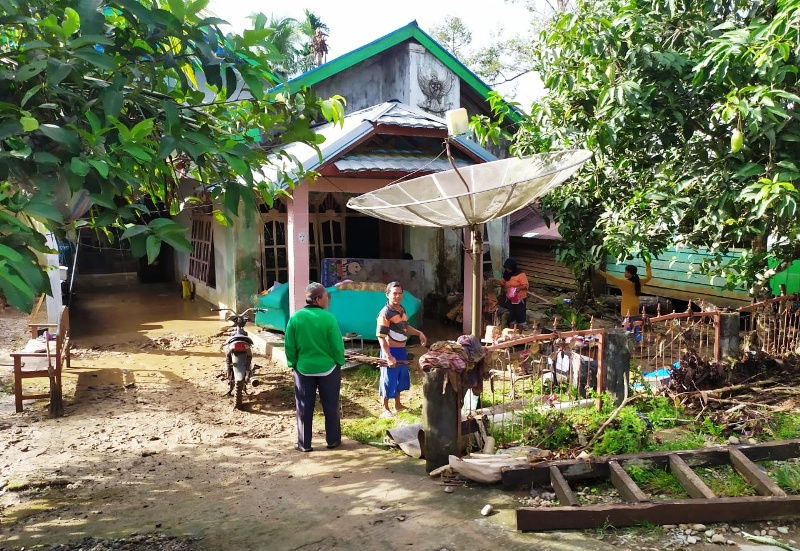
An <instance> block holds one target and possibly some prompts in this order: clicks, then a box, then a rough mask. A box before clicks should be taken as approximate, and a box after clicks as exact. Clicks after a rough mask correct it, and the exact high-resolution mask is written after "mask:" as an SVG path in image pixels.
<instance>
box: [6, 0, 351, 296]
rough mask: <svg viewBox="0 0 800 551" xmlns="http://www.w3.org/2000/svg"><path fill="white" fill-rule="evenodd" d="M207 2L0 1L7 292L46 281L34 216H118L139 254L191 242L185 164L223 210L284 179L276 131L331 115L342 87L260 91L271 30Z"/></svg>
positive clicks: (78, 221) (271, 59)
mask: <svg viewBox="0 0 800 551" xmlns="http://www.w3.org/2000/svg"><path fill="white" fill-rule="evenodd" d="M206 4H207V1H206V0H196V1H194V2H183V1H180V0H168V1H167V0H164V1H161V0H157V1H154V2H147V3H143V2H140V1H138V0H118V1H108V2H104V1H102V0H79V1H78V0H25V1H22V0H0V10H1V11H0V25H2V28H3V33H2V36H1V37H0V98H2V101H0V290H1V291H2V292H3V293H4V294H5V296H6V297H7V299H8V301H9V302H10V303H11V304H13V305H14V306H16V307H18V308H20V309H22V310H27V311H30V309H31V307H32V303H33V298H34V297H35V296H36V295H37V294H38V293H41V292H44V291H48V290H49V283H48V279H47V277H46V273H45V272H44V269H43V267H42V266H41V263H40V260H39V255H40V254H41V253H43V252H46V251H47V247H46V244H45V239H44V237H43V236H42V233H41V231H38V230H42V231H47V232H53V233H54V234H55V235H56V236H58V237H60V238H64V237H65V236H68V235H70V234H71V233H72V232H74V231H75V230H76V229H78V228H90V229H93V230H95V231H107V232H108V231H110V230H111V229H112V228H119V229H120V230H123V237H124V238H126V239H130V241H131V248H132V250H133V251H134V252H135V253H138V254H141V255H147V257H148V259H150V260H151V261H152V260H153V259H155V258H156V257H157V255H158V253H159V251H160V248H161V244H162V243H168V244H169V245H172V246H174V247H176V248H178V249H181V250H190V249H191V247H190V243H189V242H188V240H187V239H186V237H185V234H184V229H183V228H181V227H180V226H179V225H177V224H175V223H174V222H172V221H171V220H170V219H169V216H170V215H174V214H177V213H178V212H179V210H180V209H182V208H186V207H187V205H190V204H191V201H192V200H193V198H191V197H181V196H180V193H179V183H180V181H181V180H182V179H183V178H193V179H195V180H196V181H198V182H200V183H202V184H207V185H209V187H208V189H209V191H210V193H211V194H212V196H213V198H214V199H215V200H217V201H219V202H220V203H221V204H222V205H223V209H222V210H221V211H217V212H216V213H215V215H216V216H217V219H218V220H219V221H220V222H221V223H226V222H227V221H229V220H230V217H231V216H236V214H237V212H238V209H239V204H240V202H243V203H244V204H245V206H246V207H247V208H254V207H255V204H256V201H257V198H258V197H259V196H260V197H261V198H262V199H263V200H264V201H266V202H268V203H270V204H271V203H272V201H273V198H274V195H275V193H278V192H279V190H280V189H281V188H286V187H291V186H292V185H293V183H292V182H293V181H294V180H293V179H291V178H289V177H288V176H287V172H286V171H289V170H291V171H296V170H297V167H296V166H295V163H294V160H293V159H287V158H286V155H285V154H284V153H283V150H282V149H281V146H282V145H283V144H286V143H289V142H293V141H303V142H306V143H308V144H310V145H316V144H317V143H318V142H319V140H320V139H321V138H320V137H319V136H317V135H316V134H315V133H314V132H313V131H312V129H311V123H312V122H313V121H314V120H316V119H317V118H318V116H319V114H320V111H321V112H322V114H323V115H324V116H325V117H326V118H328V119H329V120H341V118H342V116H343V105H342V103H341V98H338V97H335V98H331V99H328V100H320V99H318V98H316V97H315V96H314V94H313V93H312V92H311V91H309V90H302V91H300V92H299V93H297V94H295V95H288V94H286V93H276V92H274V91H273V90H275V89H276V86H278V85H279V84H281V80H280V78H279V77H278V76H276V73H275V72H274V71H273V67H275V66H278V65H279V64H280V62H281V57H280V55H279V54H277V53H276V49H275V47H274V45H273V44H272V43H271V42H270V39H271V38H272V37H274V32H275V30H274V29H271V28H268V27H261V28H256V29H250V30H245V31H244V32H243V33H242V34H241V35H228V36H223V35H222V33H221V32H220V30H219V28H218V27H217V25H218V24H219V23H222V21H221V20H219V19H216V18H208V17H204V15H203V14H204V11H203V10H204V8H205V6H206ZM265 145H269V146H270V147H269V148H267V147H264V146H265ZM270 165H271V166H272V169H273V170H272V171H271V174H273V175H272V176H270V177H269V178H268V177H266V176H265V173H266V168H267V167H268V166H270ZM274 173H277V176H275V175H274ZM300 173H301V174H302V168H300ZM212 184H213V185H212ZM34 227H36V228H37V229H34Z"/></svg>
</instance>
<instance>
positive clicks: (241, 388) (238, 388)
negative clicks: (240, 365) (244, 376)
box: [236, 381, 244, 409]
mask: <svg viewBox="0 0 800 551" xmlns="http://www.w3.org/2000/svg"><path fill="white" fill-rule="evenodd" d="M243 393H244V381H236V409H242V394H243Z"/></svg>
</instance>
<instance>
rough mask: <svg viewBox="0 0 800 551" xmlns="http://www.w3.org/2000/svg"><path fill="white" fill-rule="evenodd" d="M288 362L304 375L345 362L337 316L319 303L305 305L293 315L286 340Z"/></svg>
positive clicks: (317, 372)
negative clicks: (316, 304)
mask: <svg viewBox="0 0 800 551" xmlns="http://www.w3.org/2000/svg"><path fill="white" fill-rule="evenodd" d="M284 346H285V347H286V362H287V363H288V364H289V367H291V368H292V369H296V370H297V371H298V372H300V373H302V374H303V375H316V374H319V373H325V372H326V371H329V370H330V369H331V368H332V367H333V366H334V364H335V365H344V341H342V332H341V331H340V330H339V324H338V323H337V322H336V318H335V317H334V316H333V314H331V313H330V312H329V311H327V310H324V309H322V308H320V307H319V306H306V307H305V308H301V309H300V310H298V311H297V312H295V313H294V315H293V316H292V317H291V318H289V323H288V324H286V335H285V339H284Z"/></svg>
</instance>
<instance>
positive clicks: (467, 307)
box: [461, 228, 481, 338]
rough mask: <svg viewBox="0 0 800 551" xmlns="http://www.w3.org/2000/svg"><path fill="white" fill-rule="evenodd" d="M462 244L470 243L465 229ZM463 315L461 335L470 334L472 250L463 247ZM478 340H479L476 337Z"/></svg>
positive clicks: (469, 236) (470, 238)
mask: <svg viewBox="0 0 800 551" xmlns="http://www.w3.org/2000/svg"><path fill="white" fill-rule="evenodd" d="M463 233H464V243H472V230H471V229H469V228H465V229H464V230H463ZM463 302H464V314H463V319H462V320H461V331H462V335H469V334H470V333H471V332H472V250H471V249H470V247H464V300H463ZM478 338H481V336H480V335H478Z"/></svg>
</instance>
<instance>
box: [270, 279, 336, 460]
mask: <svg viewBox="0 0 800 551" xmlns="http://www.w3.org/2000/svg"><path fill="white" fill-rule="evenodd" d="M330 302H331V295H330V294H329V293H328V291H327V290H326V289H325V287H323V286H322V285H321V284H319V283H311V284H310V285H309V286H308V287H306V306H305V308H302V309H300V310H298V311H297V312H295V313H294V314H293V315H292V317H291V318H290V319H289V323H288V324H287V325H286V335H285V341H284V345H285V347H286V362H287V363H288V364H289V367H290V368H292V373H293V374H294V400H295V405H296V406H297V449H298V450H300V451H303V452H310V451H313V449H314V448H312V447H311V423H312V421H313V419H314V407H315V406H316V404H317V389H319V401H320V403H321V404H322V413H323V415H324V416H325V440H326V441H327V443H328V449H333V448H336V447H338V446H339V445H340V444H341V443H342V425H341V419H340V418H339V391H340V389H341V386H342V366H343V365H344V341H342V332H341V331H340V330H339V324H338V323H337V321H336V318H335V317H334V316H333V314H331V313H330V312H329V311H328V309H327V308H328V306H329V305H330Z"/></svg>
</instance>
